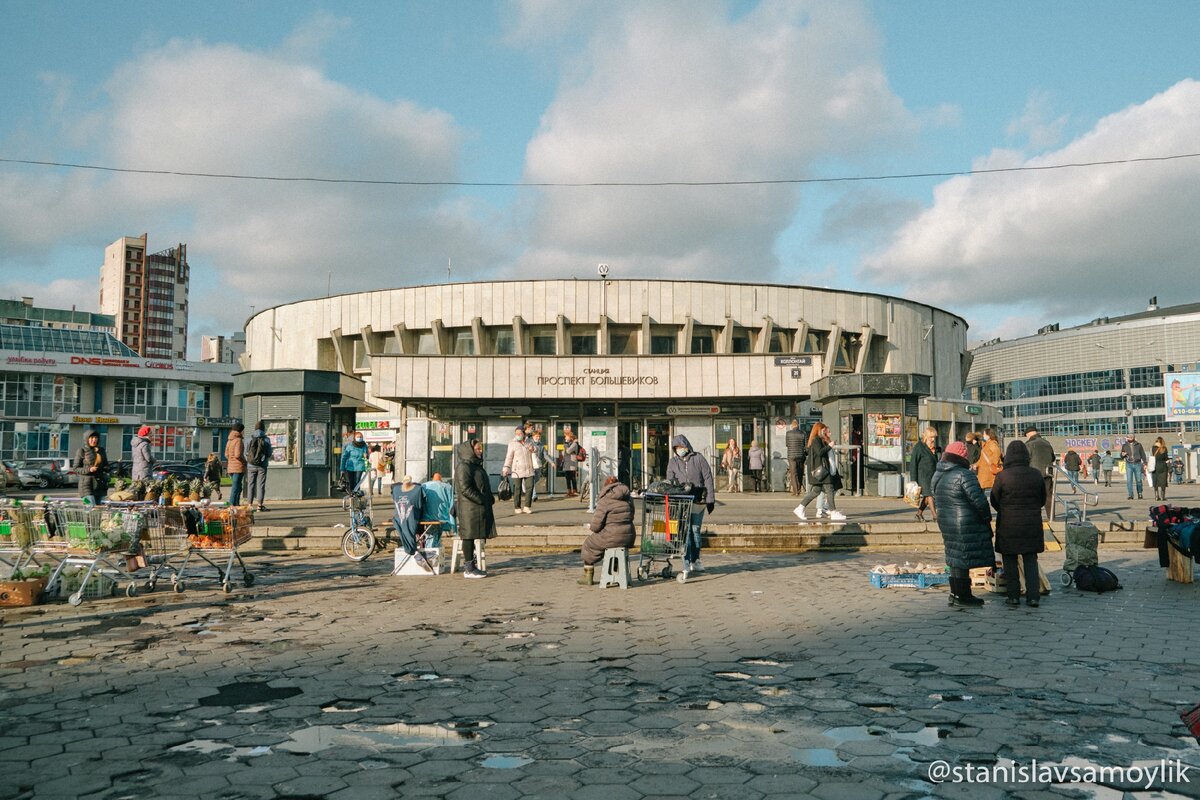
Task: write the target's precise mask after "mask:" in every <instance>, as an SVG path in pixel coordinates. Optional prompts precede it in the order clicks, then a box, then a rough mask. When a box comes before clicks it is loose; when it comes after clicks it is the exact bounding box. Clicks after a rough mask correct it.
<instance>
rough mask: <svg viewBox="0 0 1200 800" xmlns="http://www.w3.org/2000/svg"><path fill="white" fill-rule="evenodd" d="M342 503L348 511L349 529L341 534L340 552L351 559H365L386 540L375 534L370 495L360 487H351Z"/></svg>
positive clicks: (379, 548)
mask: <svg viewBox="0 0 1200 800" xmlns="http://www.w3.org/2000/svg"><path fill="white" fill-rule="evenodd" d="M342 504H343V507H344V508H347V509H348V510H349V512H350V529H349V530H347V531H346V532H345V533H344V534H342V554H343V555H345V556H346V558H348V559H350V560H351V561H366V560H367V559H368V558H370V557H371V556H372V555H373V554H374V553H377V552H378V551H380V550H382V549H383V543H384V541H386V540H385V539H381V538H380V537H377V536H376V535H375V525H374V523H373V522H372V521H371V497H370V495H364V494H363V492H362V490H361V489H353V490H349V491H347V492H346V497H345V498H344V499H343V501H342Z"/></svg>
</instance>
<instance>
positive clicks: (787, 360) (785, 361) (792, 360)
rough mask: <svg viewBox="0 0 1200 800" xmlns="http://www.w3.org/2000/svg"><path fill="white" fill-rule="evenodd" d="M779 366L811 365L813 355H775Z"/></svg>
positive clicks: (776, 364) (776, 363)
mask: <svg viewBox="0 0 1200 800" xmlns="http://www.w3.org/2000/svg"><path fill="white" fill-rule="evenodd" d="M775 366H777V367H811V366H812V356H775Z"/></svg>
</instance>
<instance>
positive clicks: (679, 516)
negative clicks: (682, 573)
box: [637, 492, 695, 581]
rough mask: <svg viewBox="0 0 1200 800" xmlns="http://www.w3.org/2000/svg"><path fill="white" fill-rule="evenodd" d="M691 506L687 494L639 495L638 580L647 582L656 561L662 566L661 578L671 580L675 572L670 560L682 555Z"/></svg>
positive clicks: (690, 496)
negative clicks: (640, 531) (640, 503)
mask: <svg viewBox="0 0 1200 800" xmlns="http://www.w3.org/2000/svg"><path fill="white" fill-rule="evenodd" d="M693 502H695V501H694V498H693V497H692V495H690V494H685V495H677V494H651V493H650V492H647V493H646V494H644V495H642V552H641V555H640V557H639V558H638V568H637V576H638V580H642V581H644V580H646V579H647V578H649V577H650V574H651V573H652V572H654V564H655V562H658V561H661V562H663V568H662V571H661V572H660V573H659V574H661V575H662V577H664V578H670V577H671V573H672V572H673V571H674V567H673V566H672V564H671V559H673V558H677V557H679V556H682V555H683V548H684V543H685V542H686V541H687V532H688V526H689V525H691V518H692V503H693Z"/></svg>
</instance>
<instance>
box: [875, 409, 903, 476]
mask: <svg viewBox="0 0 1200 800" xmlns="http://www.w3.org/2000/svg"><path fill="white" fill-rule="evenodd" d="M902 436H903V431H902V429H901V415H900V414H867V454H868V455H869V456H871V458H875V459H878V460H880V461H890V462H892V463H893V464H898V463H900V461H901V460H902V459H903V458H904V445H903V443H902V439H901V437H902Z"/></svg>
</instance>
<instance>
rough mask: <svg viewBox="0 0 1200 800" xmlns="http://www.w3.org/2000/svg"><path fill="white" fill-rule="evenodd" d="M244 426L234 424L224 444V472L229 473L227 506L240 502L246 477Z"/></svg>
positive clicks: (238, 423)
mask: <svg viewBox="0 0 1200 800" xmlns="http://www.w3.org/2000/svg"><path fill="white" fill-rule="evenodd" d="M244 430H246V426H245V425H243V424H242V423H240V422H237V423H234V426H233V430H231V431H230V432H229V440H228V441H227V442H225V471H226V472H227V473H229V505H231V506H236V505H238V504H239V503H241V501H242V481H243V479H244V478H245V476H246V448H245V442H244V441H243V440H242V431H244Z"/></svg>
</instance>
